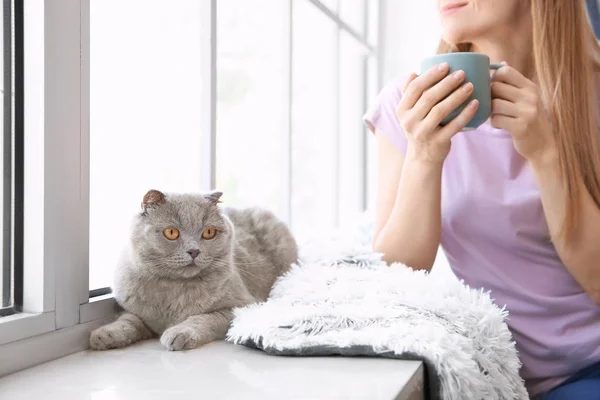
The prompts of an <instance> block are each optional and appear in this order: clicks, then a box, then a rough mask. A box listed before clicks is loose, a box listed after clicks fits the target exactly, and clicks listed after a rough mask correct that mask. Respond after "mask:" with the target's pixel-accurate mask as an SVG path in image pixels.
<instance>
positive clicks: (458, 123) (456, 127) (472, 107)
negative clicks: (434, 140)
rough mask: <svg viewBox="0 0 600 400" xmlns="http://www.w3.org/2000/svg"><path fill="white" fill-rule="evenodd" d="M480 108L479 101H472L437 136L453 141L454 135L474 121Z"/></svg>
mask: <svg viewBox="0 0 600 400" xmlns="http://www.w3.org/2000/svg"><path fill="white" fill-rule="evenodd" d="M478 108H479V101H478V100H471V101H470V102H469V104H467V106H466V107H465V108H463V110H462V111H461V112H460V114H458V115H457V116H456V117H455V118H454V119H453V120H452V121H450V123H449V124H448V125H446V126H444V127H443V128H441V129H440V130H439V131H438V132H437V133H436V134H437V135H440V138H444V139H447V140H450V139H452V137H453V136H454V135H456V134H457V133H458V132H460V131H462V130H463V129H464V128H465V126H467V124H468V123H469V121H471V120H472V119H473V117H474V116H475V113H476V112H477V109H478Z"/></svg>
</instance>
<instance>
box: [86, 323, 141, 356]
mask: <svg viewBox="0 0 600 400" xmlns="http://www.w3.org/2000/svg"><path fill="white" fill-rule="evenodd" d="M129 344H131V340H130V339H129V338H128V337H127V334H126V331H125V329H124V327H122V326H121V325H120V324H119V323H118V322H117V323H112V324H109V325H105V326H102V327H100V328H98V329H96V330H94V331H92V333H91V334H90V347H91V348H92V349H93V350H108V349H118V348H121V347H125V346H127V345H129Z"/></svg>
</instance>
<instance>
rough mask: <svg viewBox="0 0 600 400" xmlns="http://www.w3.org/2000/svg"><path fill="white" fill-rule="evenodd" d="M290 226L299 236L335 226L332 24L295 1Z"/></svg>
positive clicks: (334, 83)
mask: <svg viewBox="0 0 600 400" xmlns="http://www.w3.org/2000/svg"><path fill="white" fill-rule="evenodd" d="M293 12H294V14H293V27H294V31H293V48H292V49H293V53H292V60H293V67H292V70H293V73H292V77H293V86H292V96H293V98H292V226H293V229H294V231H295V232H296V233H297V234H298V235H299V236H301V237H302V236H303V235H304V234H307V233H309V232H310V231H312V230H314V229H321V228H328V227H331V226H334V224H335V222H336V215H335V207H336V206H337V204H335V202H336V198H335V193H336V181H335V177H336V165H337V163H336V152H337V151H338V149H336V148H335V143H336V140H335V139H336V122H337V114H336V87H337V85H336V79H337V71H336V34H337V32H336V31H337V28H336V25H335V24H334V23H333V22H331V21H330V20H329V19H328V18H327V17H325V16H324V14H323V13H322V12H321V11H319V10H318V9H317V8H316V7H314V6H313V5H312V4H311V3H310V2H308V1H298V2H294V11H293Z"/></svg>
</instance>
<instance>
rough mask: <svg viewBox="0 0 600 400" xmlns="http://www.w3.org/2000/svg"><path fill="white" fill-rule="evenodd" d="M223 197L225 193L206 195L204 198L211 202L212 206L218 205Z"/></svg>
mask: <svg viewBox="0 0 600 400" xmlns="http://www.w3.org/2000/svg"><path fill="white" fill-rule="evenodd" d="M221 196H223V192H210V193H208V194H205V195H204V198H205V199H206V200H208V201H210V202H211V203H212V204H214V205H217V204H219V203H220V202H221V201H220V200H219V199H220V198H221Z"/></svg>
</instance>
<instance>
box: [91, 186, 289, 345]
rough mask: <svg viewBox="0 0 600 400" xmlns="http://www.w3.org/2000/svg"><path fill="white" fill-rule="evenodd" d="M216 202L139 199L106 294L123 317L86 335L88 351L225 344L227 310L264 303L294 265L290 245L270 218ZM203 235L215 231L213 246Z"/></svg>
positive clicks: (157, 195)
mask: <svg viewBox="0 0 600 400" xmlns="http://www.w3.org/2000/svg"><path fill="white" fill-rule="evenodd" d="M220 197H221V193H219V192H212V193H209V194H162V193H161V192H158V191H150V192H148V193H147V194H146V196H144V200H143V201H142V208H143V212H142V213H140V214H138V215H136V216H135V217H134V219H133V224H132V229H131V238H130V243H129V246H128V247H127V248H126V249H125V251H124V252H123V255H122V257H121V260H120V262H119V264H118V266H117V268H116V272H115V283H114V288H113V289H114V290H113V292H114V295H115V298H116V300H117V302H118V303H119V305H121V307H123V309H124V310H125V312H124V313H123V314H122V315H121V316H120V317H119V318H118V319H117V320H116V321H115V322H112V323H110V324H108V325H105V326H103V327H101V328H99V329H96V330H95V331H93V332H92V334H91V336H90V346H91V348H92V349H96V350H105V349H111V348H119V347H125V346H127V345H129V344H132V343H134V342H137V341H139V340H143V339H148V338H151V337H154V336H156V335H160V341H161V343H162V344H163V345H164V346H165V347H166V348H167V349H168V350H185V349H191V348H195V347H198V346H201V345H203V344H206V343H208V342H211V341H214V340H219V339H223V338H224V337H225V334H226V332H227V329H228V328H229V324H230V322H231V318H232V312H231V309H232V308H235V307H240V306H245V305H248V304H251V303H255V302H258V301H264V300H266V298H267V296H268V295H269V292H270V290H271V288H272V286H273V283H274V282H275V279H277V278H278V277H279V276H281V275H282V274H283V273H284V272H286V271H288V269H289V268H290V265H291V264H292V263H295V262H296V261H297V259H298V248H297V245H296V242H295V240H294V238H293V236H292V235H291V233H290V231H289V229H288V228H287V226H286V225H285V224H284V223H283V222H281V221H280V220H278V219H277V217H275V215H274V214H273V213H271V212H270V211H267V210H264V209H260V208H248V209H234V208H222V207H220V206H219V205H218V203H219V198H220ZM171 227H173V228H177V229H179V231H180V236H179V238H178V239H176V240H168V239H167V238H166V237H165V236H164V235H163V230H164V229H166V228H171ZM207 228H215V229H217V234H216V236H215V237H214V239H210V240H206V239H203V238H202V232H203V230H205V229H207ZM190 250H199V254H198V256H197V257H196V258H193V257H192V255H191V254H189V253H188V251H190ZM192 253H193V251H192Z"/></svg>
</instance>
